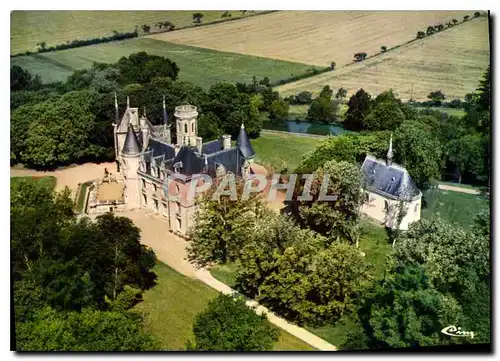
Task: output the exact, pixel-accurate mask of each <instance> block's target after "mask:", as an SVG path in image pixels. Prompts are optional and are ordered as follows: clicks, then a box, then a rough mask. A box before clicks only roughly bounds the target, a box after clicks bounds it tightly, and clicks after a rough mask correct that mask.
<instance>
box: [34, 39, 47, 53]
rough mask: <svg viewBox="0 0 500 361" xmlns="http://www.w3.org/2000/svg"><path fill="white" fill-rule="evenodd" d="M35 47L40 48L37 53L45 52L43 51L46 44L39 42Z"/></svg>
mask: <svg viewBox="0 0 500 361" xmlns="http://www.w3.org/2000/svg"><path fill="white" fill-rule="evenodd" d="M36 45H37V46H39V47H40V48H39V49H38V51H45V49H46V48H47V43H46V42H45V41H41V42H39V43H37V44H36Z"/></svg>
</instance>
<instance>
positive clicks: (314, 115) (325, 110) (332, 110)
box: [306, 96, 339, 124]
mask: <svg viewBox="0 0 500 361" xmlns="http://www.w3.org/2000/svg"><path fill="white" fill-rule="evenodd" d="M338 110H339V103H338V101H335V100H330V99H328V98H326V97H321V96H319V97H318V98H316V99H314V100H313V101H312V102H311V105H309V109H308V110H307V117H306V119H308V120H310V121H312V122H317V123H326V124H331V123H333V122H334V121H335V120H336V119H337V113H338Z"/></svg>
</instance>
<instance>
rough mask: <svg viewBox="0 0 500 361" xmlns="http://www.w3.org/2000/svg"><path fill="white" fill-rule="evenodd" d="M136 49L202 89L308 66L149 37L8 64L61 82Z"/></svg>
mask: <svg viewBox="0 0 500 361" xmlns="http://www.w3.org/2000/svg"><path fill="white" fill-rule="evenodd" d="M262 16H264V15H262ZM238 21H240V20H238ZM139 51H146V52H147V53H148V54H155V55H161V56H165V57H167V58H169V59H171V60H172V61H175V62H176V63H177V65H178V66H179V68H180V72H179V79H180V80H182V81H189V82H192V83H194V84H196V85H199V86H202V87H204V88H207V87H209V86H210V85H211V84H214V83H216V82H218V81H228V82H230V83H235V82H238V81H239V82H249V81H250V80H251V79H252V76H254V75H255V76H256V77H257V78H259V79H262V78H263V77H265V76H267V77H269V79H270V80H271V81H274V80H279V79H283V78H287V77H289V76H291V75H292V74H302V73H305V72H307V71H308V70H309V69H310V68H311V66H310V65H305V64H299V63H292V62H285V61H281V60H274V59H266V58H260V57H255V56H249V55H243V54H234V53H223V52H219V51H214V50H210V49H203V48H197V47H192V46H185V45H180V44H173V43H168V42H165V41H159V40H154V39H150V38H140V39H130V40H124V41H119V42H112V43H106V44H98V45H91V46H84V47H81V48H75V49H68V50H61V51H56V52H50V53H43V54H35V55H30V56H19V57H15V58H11V65H19V66H21V67H22V68H24V69H26V70H28V71H29V72H31V73H33V74H38V75H40V77H41V78H42V81H44V82H53V81H64V80H66V78H67V76H68V75H70V74H71V73H72V72H73V71H74V70H77V69H85V68H88V67H90V66H91V65H92V63H93V62H94V61H96V62H103V63H114V62H116V61H117V60H118V59H120V58H121V57H122V56H128V55H130V54H132V53H136V52H139Z"/></svg>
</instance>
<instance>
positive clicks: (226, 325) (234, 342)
mask: <svg viewBox="0 0 500 361" xmlns="http://www.w3.org/2000/svg"><path fill="white" fill-rule="evenodd" d="M193 333H194V338H195V345H194V347H193V346H191V345H189V346H188V349H194V350H198V351H240V352H241V351H243V352H245V351H266V350H267V351H270V350H272V349H273V346H274V343H276V342H277V341H278V336H279V332H278V330H277V329H275V328H273V327H271V324H270V323H269V322H267V320H266V316H265V315H260V316H259V315H257V314H256V313H255V312H254V311H253V310H252V309H250V308H248V307H247V305H246V304H245V301H244V300H243V299H242V298H239V297H238V298H233V297H232V296H228V295H223V294H219V296H218V297H216V298H214V299H213V300H211V301H210V302H209V303H208V306H207V308H206V309H205V310H204V311H202V312H201V313H199V314H198V315H196V319H195V321H194V324H193Z"/></svg>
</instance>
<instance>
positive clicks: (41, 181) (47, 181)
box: [10, 176, 56, 189]
mask: <svg viewBox="0 0 500 361" xmlns="http://www.w3.org/2000/svg"><path fill="white" fill-rule="evenodd" d="M25 180H27V181H30V182H36V184H37V185H39V186H40V187H47V188H50V189H54V188H55V187H56V178H55V177H52V176H48V177H10V183H11V184H14V183H19V182H22V181H25Z"/></svg>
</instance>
